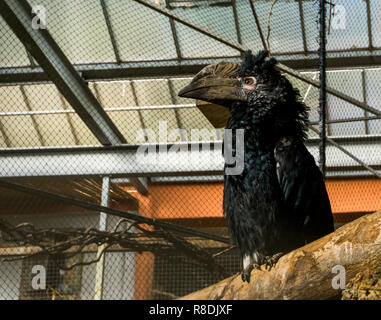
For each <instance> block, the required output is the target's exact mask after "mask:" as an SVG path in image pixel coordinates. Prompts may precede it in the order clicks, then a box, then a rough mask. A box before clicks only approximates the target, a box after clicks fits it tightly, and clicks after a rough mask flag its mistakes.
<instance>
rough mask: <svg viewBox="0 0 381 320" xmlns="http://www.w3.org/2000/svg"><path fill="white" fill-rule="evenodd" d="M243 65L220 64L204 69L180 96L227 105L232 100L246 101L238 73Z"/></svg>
mask: <svg viewBox="0 0 381 320" xmlns="http://www.w3.org/2000/svg"><path fill="white" fill-rule="evenodd" d="M240 67H241V65H240V64H239V63H232V62H220V63H215V64H212V65H209V66H206V67H205V68H204V69H202V70H201V71H200V72H199V73H198V74H197V75H196V76H195V77H194V78H193V79H192V81H191V83H190V84H188V85H187V86H186V87H184V88H183V89H181V90H180V92H179V96H180V97H184V98H193V99H199V100H203V101H208V102H212V103H215V104H219V105H226V104H229V103H231V101H232V100H234V101H237V100H240V101H246V100H247V98H246V95H245V94H244V92H243V90H242V85H241V81H240V80H239V77H238V71H239V69H240Z"/></svg>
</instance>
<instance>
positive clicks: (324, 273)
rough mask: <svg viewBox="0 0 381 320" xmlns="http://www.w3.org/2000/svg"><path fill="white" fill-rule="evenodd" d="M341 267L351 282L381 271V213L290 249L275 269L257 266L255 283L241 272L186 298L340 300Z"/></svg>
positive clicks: (252, 276) (254, 277)
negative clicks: (336, 282) (363, 273)
mask: <svg viewBox="0 0 381 320" xmlns="http://www.w3.org/2000/svg"><path fill="white" fill-rule="evenodd" d="M336 265H341V266H343V267H344V268H345V274H346V276H345V279H346V281H347V282H349V281H350V280H351V279H352V278H354V277H355V275H356V274H358V273H359V272H360V271H361V270H364V269H367V270H371V272H372V273H374V274H378V273H379V272H380V271H381V211H378V212H376V213H374V214H369V215H365V216H363V217H361V218H359V219H357V220H355V221H352V222H351V223H348V224H346V225H344V226H342V227H341V228H339V229H337V230H336V231H335V232H333V233H331V234H329V235H327V236H325V237H323V238H320V239H318V240H316V241H314V242H312V243H310V244H308V245H306V246H304V247H302V248H299V249H297V250H294V251H292V252H290V253H289V254H287V255H285V256H283V257H282V258H281V259H280V260H279V261H278V263H277V264H276V266H275V267H274V268H273V269H272V270H271V271H264V270H253V271H252V273H251V281H250V283H249V284H247V283H243V282H242V280H241V277H240V276H239V275H235V276H232V277H230V278H227V279H225V280H223V281H221V282H219V283H217V284H215V285H212V286H210V287H208V288H205V289H202V290H200V291H197V292H194V293H191V294H189V295H187V296H185V297H183V298H181V299H194V300H201V299H213V300H214V299H338V298H340V297H341V290H340V289H337V290H336V289H333V287H332V280H333V278H334V277H335V276H337V274H336V273H332V268H333V267H334V266H336ZM262 268H263V267H262Z"/></svg>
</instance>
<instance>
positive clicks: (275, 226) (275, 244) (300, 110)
mask: <svg viewBox="0 0 381 320" xmlns="http://www.w3.org/2000/svg"><path fill="white" fill-rule="evenodd" d="M267 54H268V53H267V52H265V51H262V52H260V53H259V54H258V55H256V56H254V55H252V54H251V52H247V53H246V54H245V58H244V60H243V63H242V64H241V65H239V64H232V63H219V64H214V65H211V66H208V67H206V68H204V69H203V70H202V71H201V72H200V73H199V74H198V75H197V76H196V77H195V78H194V80H193V81H192V83H191V84H190V85H189V86H188V87H186V88H185V89H183V91H185V92H186V93H185V94H183V96H188V97H195V98H199V99H202V100H206V101H212V102H215V103H219V104H222V105H224V106H226V107H228V108H229V110H230V117H229V119H228V121H227V125H226V129H227V130H232V134H233V135H232V136H233V139H232V140H231V142H232V143H231V146H229V147H230V150H232V153H234V152H235V150H236V149H235V148H236V147H235V146H236V141H235V138H234V137H235V135H234V130H236V129H244V142H243V146H244V166H243V170H242V172H240V173H238V174H233V175H231V174H229V173H228V172H229V171H228V170H227V169H228V167H229V165H228V164H225V175H224V199H223V209H224V213H225V216H226V221H227V225H228V227H229V229H230V230H231V233H232V235H233V238H234V239H235V241H236V243H237V246H238V248H239V250H240V252H241V254H242V258H243V269H244V270H243V273H242V279H243V280H244V281H249V279H250V271H251V269H252V268H253V267H258V266H259V265H260V264H262V263H268V264H269V265H270V266H271V265H272V264H273V263H276V261H277V258H278V257H279V256H280V254H281V253H285V252H288V251H290V250H293V249H295V248H297V247H300V246H302V245H304V244H305V243H307V242H310V241H313V240H315V239H317V238H319V237H321V236H323V235H325V234H327V233H329V232H332V231H333V218H332V212H331V207H330V203H329V199H328V195H327V192H326V189H325V185H324V180H323V177H322V175H321V173H320V171H319V169H318V167H317V166H316V164H315V160H314V158H313V157H312V155H311V154H310V153H309V152H308V150H307V148H306V147H305V145H304V140H305V138H306V131H307V124H308V108H307V107H306V105H305V104H304V103H302V102H301V101H300V95H299V92H298V91H297V90H296V89H294V88H293V87H292V85H291V83H290V82H289V81H288V80H287V79H286V78H285V77H284V76H282V75H281V74H280V73H279V71H277V70H276V69H275V68H274V66H275V64H276V61H275V59H273V58H271V59H269V60H266V59H265V58H266V57H267ZM181 94H182V92H181ZM224 98H225V100H224ZM225 143H226V142H225ZM237 146H238V145H237ZM225 150H226V149H225ZM274 257H276V258H275V259H274Z"/></svg>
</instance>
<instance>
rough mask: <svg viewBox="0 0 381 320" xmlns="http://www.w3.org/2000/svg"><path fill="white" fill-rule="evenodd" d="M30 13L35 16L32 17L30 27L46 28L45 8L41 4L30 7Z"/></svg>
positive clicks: (35, 28)
mask: <svg viewBox="0 0 381 320" xmlns="http://www.w3.org/2000/svg"><path fill="white" fill-rule="evenodd" d="M32 13H34V14H35V16H34V17H33V18H32V28H33V29H34V30H37V29H46V9H45V7H44V6H42V5H36V6H34V7H32Z"/></svg>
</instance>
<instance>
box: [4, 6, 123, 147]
mask: <svg viewBox="0 0 381 320" xmlns="http://www.w3.org/2000/svg"><path fill="white" fill-rule="evenodd" d="M31 12H32V8H31V6H30V5H29V4H28V2H27V1H26V0H19V1H13V0H1V1H0V13H1V15H2V17H3V18H4V20H5V21H6V22H7V24H8V25H9V27H10V28H11V29H12V30H13V32H14V33H15V34H16V36H17V37H18V38H19V39H20V41H21V42H22V43H23V44H24V45H25V47H26V48H27V49H28V51H29V52H30V53H31V54H32V55H33V57H34V58H35V59H36V61H37V62H38V63H39V65H40V66H41V67H42V68H43V69H44V71H45V72H46V74H47V75H48V76H49V78H50V79H51V80H52V81H53V82H54V84H55V85H56V86H57V88H58V89H59V90H60V92H61V93H62V95H63V96H64V97H65V98H66V100H67V101H68V102H69V103H70V104H71V105H72V106H73V108H74V109H75V110H76V111H77V113H78V115H79V116H80V117H81V119H82V120H83V121H84V122H85V123H86V125H87V126H88V127H89V129H90V130H91V131H92V133H93V134H94V135H95V136H96V137H97V138H98V140H99V141H100V142H101V143H102V144H104V145H110V144H119V143H124V142H126V140H125V139H124V137H123V135H122V134H121V133H120V132H119V130H118V129H117V127H116V126H115V125H114V123H113V122H112V121H111V119H110V118H109V117H108V116H107V114H106V112H105V111H104V110H103V109H102V107H101V106H100V104H99V103H98V101H97V100H96V98H95V97H94V95H93V94H92V93H91V91H90V89H89V88H88V87H87V85H86V84H85V82H84V81H83V80H82V78H81V77H80V75H79V74H78V72H77V71H76V70H75V69H74V67H73V66H72V65H71V63H70V61H69V60H68V59H67V57H66V56H65V55H64V53H63V52H62V50H61V49H60V47H59V46H58V45H57V43H56V42H55V41H54V39H53V38H52V37H51V35H50V33H49V32H48V30H47V29H42V28H40V29H34V28H33V25H32V15H31Z"/></svg>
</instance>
